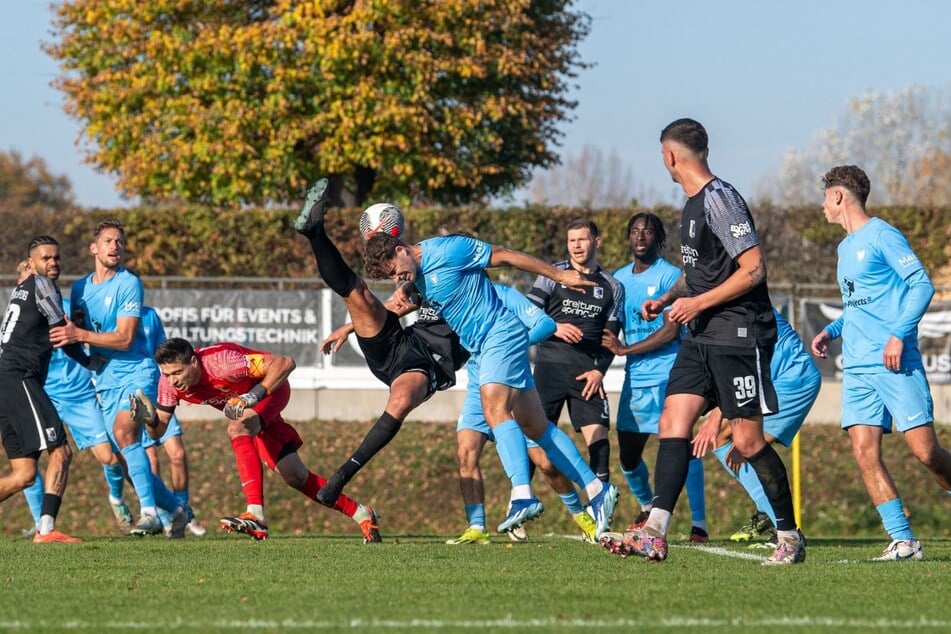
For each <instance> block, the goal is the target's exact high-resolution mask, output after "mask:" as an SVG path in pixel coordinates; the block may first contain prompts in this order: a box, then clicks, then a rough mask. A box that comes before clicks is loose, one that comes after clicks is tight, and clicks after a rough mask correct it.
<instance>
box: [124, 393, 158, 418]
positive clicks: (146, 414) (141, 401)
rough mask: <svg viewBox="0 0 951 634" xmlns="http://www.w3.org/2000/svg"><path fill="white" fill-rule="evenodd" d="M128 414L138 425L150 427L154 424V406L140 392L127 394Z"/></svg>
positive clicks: (146, 396) (150, 400)
mask: <svg viewBox="0 0 951 634" xmlns="http://www.w3.org/2000/svg"><path fill="white" fill-rule="evenodd" d="M129 413H130V414H131V415H132V420H134V421H135V422H136V424H138V425H145V426H147V427H151V426H152V425H154V424H155V422H156V416H155V404H154V403H153V402H152V399H150V398H149V397H148V395H146V394H144V393H143V392H142V390H136V391H135V393H134V394H129Z"/></svg>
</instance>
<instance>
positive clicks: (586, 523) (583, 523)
mask: <svg viewBox="0 0 951 634" xmlns="http://www.w3.org/2000/svg"><path fill="white" fill-rule="evenodd" d="M571 519H573V520H574V521H575V524H577V525H578V528H580V529H581V541H583V542H588V543H589V544H596V543H597V541H598V540H597V538H596V537H595V534H596V533H597V532H598V525H597V524H595V523H594V519H593V518H592V517H591V516H590V515H588V512H587V511H581V512H579V513H575V514H573V515H572V516H571Z"/></svg>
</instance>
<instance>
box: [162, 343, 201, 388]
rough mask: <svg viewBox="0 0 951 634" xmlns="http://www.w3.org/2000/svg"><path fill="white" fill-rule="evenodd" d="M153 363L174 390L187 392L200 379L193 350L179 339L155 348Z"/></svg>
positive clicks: (190, 345)
mask: <svg viewBox="0 0 951 634" xmlns="http://www.w3.org/2000/svg"><path fill="white" fill-rule="evenodd" d="M155 362H156V363H157V364H158V366H159V371H160V372H161V373H162V376H164V377H165V379H166V380H167V381H168V382H169V383H170V384H171V385H172V387H174V388H175V389H176V390H187V389H188V388H190V387H191V386H193V385H194V384H195V383H198V380H199V379H200V378H201V367H200V366H199V364H198V355H196V354H195V348H193V347H192V344H190V343H189V342H188V341H186V340H184V339H180V338H179V337H172V338H171V339H166V340H165V341H163V342H162V343H160V344H159V345H158V346H156V348H155Z"/></svg>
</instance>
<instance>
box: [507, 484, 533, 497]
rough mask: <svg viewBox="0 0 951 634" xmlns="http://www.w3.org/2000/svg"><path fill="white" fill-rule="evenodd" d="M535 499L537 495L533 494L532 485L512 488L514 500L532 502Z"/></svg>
mask: <svg viewBox="0 0 951 634" xmlns="http://www.w3.org/2000/svg"><path fill="white" fill-rule="evenodd" d="M533 497H535V494H534V493H532V485H530V484H520V485H518V486H514V487H512V497H511V498H510V499H512V500H530V499H531V498H533Z"/></svg>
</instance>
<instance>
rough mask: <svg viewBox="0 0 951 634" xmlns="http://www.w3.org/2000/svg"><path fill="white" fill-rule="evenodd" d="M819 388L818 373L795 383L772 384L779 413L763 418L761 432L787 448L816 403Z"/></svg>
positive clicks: (820, 382)
mask: <svg viewBox="0 0 951 634" xmlns="http://www.w3.org/2000/svg"><path fill="white" fill-rule="evenodd" d="M821 386H822V377H821V376H820V375H819V374H818V373H816V374H815V375H814V376H809V377H805V378H802V379H801V380H798V381H795V382H790V381H781V380H780V381H776V382H775V383H773V387H774V388H775V389H776V398H777V399H779V412H778V413H776V414H772V415H770V416H764V417H763V431H764V432H765V433H767V434H769V435H770V436H772V437H773V438H775V439H776V440H777V441H779V442H780V444H782V445H785V446H786V447H788V446H789V445H790V444H791V443H792V441H793V438H795V437H796V434H797V433H798V432H799V428H800V427H802V423H803V421H804V420H806V416H807V415H808V414H809V410H810V409H812V404H813V403H815V402H816V397H817V396H819V388H820V387H821Z"/></svg>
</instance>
